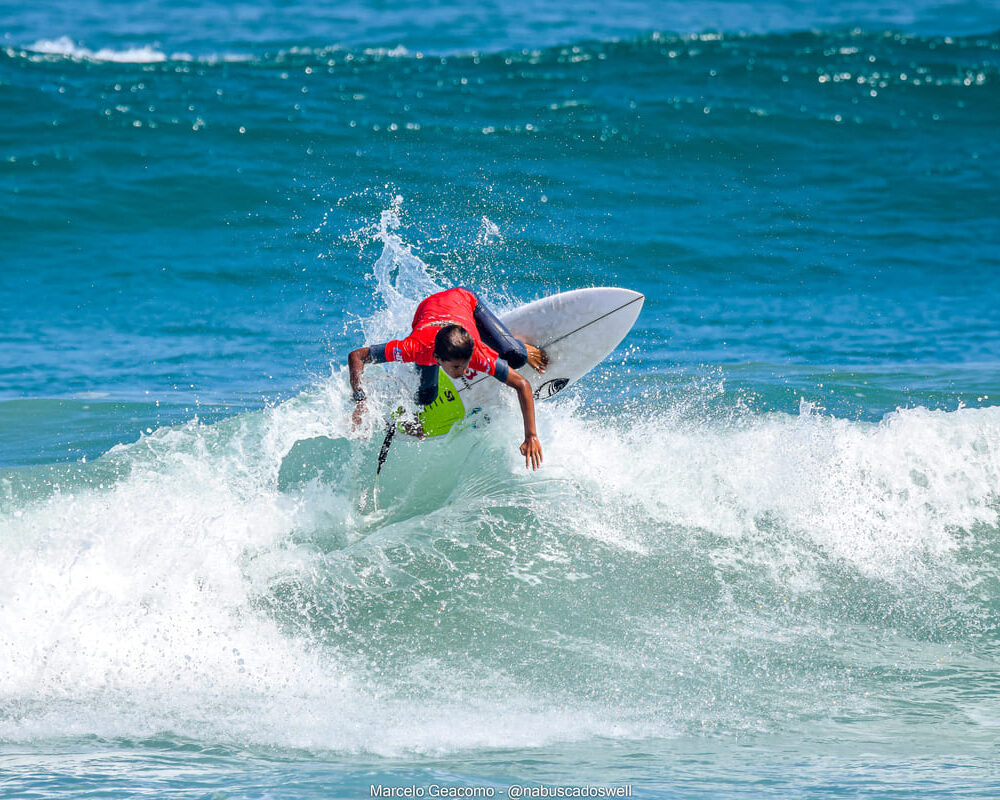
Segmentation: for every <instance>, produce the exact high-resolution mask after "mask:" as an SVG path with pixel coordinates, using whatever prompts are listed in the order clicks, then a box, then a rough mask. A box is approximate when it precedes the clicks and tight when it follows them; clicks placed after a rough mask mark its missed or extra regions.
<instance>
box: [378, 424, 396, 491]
mask: <svg viewBox="0 0 1000 800" xmlns="http://www.w3.org/2000/svg"><path fill="white" fill-rule="evenodd" d="M395 435H396V424H395V422H394V421H393V420H389V422H388V423H387V424H386V429H385V439H383V440H382V449H381V450H379V452H378V469H376V470H375V477H376V478H377V477H378V476H379V473H380V472H381V471H382V465H383V464H385V460H386V459H387V458H388V457H389V448H390V447H392V437H393V436H395Z"/></svg>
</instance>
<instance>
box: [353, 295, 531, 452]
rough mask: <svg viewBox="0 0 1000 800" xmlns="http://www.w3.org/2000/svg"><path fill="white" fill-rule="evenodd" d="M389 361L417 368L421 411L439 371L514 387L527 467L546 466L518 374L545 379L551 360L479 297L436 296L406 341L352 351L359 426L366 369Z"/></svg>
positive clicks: (418, 315) (428, 301) (427, 302)
mask: <svg viewBox="0 0 1000 800" xmlns="http://www.w3.org/2000/svg"><path fill="white" fill-rule="evenodd" d="M386 361H404V362H408V363H415V364H416V365H417V369H418V371H419V372H420V388H419V389H418V390H417V402H418V403H419V404H420V405H429V404H430V403H433V402H434V400H435V398H436V397H437V393H438V367H439V366H440V367H441V369H443V370H444V371H445V372H446V373H448V376H449V377H451V378H454V379H456V380H457V379H458V378H461V377H462V376H464V375H467V373H470V372H485V373H487V374H489V375H492V376H493V377H494V378H496V379H497V380H498V381H500V382H501V383H503V384H505V385H507V386H510V387H511V388H512V389H514V391H516V392H517V397H518V400H519V401H520V403H521V416H522V417H523V419H524V442H523V443H522V444H521V448H520V449H521V455H523V456H524V466H525V467H528V466H530V467H531V468H532V469H538V467H539V466H540V465H541V463H542V444H541V442H540V441H538V433H537V431H536V430H535V403H534V399H533V398H532V396H531V385H530V384H529V383H528V381H526V380H525V379H524V378H522V377H521V376H520V375H518V374H517V373H516V372H515V371H514V370H516V369H519V368H521V367H523V366H524V365H525V364H530V365H531V366H532V367H534V368H535V369H536V370H538V372H540V373H544V372H545V364H546V363H547V362H548V359H547V358H546V356H545V353H543V352H542V351H541V350H539V349H538V348H537V347H534V346H532V345H530V344H526V343H525V342H522V341H521V340H520V339H517V338H515V337H514V335H513V334H512V333H511V332H510V331H509V330H507V328H506V326H505V325H504V324H503V323H502V322H501V321H500V320H499V319H497V317H496V315H495V314H494V313H493V312H492V311H491V310H490V309H489V308H488V307H487V305H486V304H485V303H484V302H483V301H482V300H480V299H479V297H478V296H477V295H476V293H475V292H473V291H470V290H469V289H465V288H461V287H459V288H457V289H448V290H447V291H444V292H437V293H436V294H432V295H431V296H430V297H428V298H426V299H425V300H424V301H423V302H422V303H421V304H420V305H419V306H417V311H416V313H415V314H414V315H413V330H412V332H411V333H410V335H409V336H407V337H406V338H405V339H392V340H390V341H388V342H386V343H385V344H376V345H371V346H370V347H359V348H358V349H357V350H353V351H351V354H350V355H349V356H348V358H347V363H348V366H349V367H350V371H351V388H352V389H353V390H354V401H355V402H356V403H357V406H356V408H355V410H354V415H353V419H354V424H355V425H358V424H360V422H361V415H362V413H363V412H364V401H365V392H364V390H363V389H362V388H361V376H362V373H363V371H364V365H365V364H370V363H372V362H375V363H383V362H386Z"/></svg>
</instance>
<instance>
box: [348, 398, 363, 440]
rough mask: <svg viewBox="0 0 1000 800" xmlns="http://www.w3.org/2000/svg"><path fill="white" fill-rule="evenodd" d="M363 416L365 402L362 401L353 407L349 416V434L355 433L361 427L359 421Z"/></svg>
mask: <svg viewBox="0 0 1000 800" xmlns="http://www.w3.org/2000/svg"><path fill="white" fill-rule="evenodd" d="M364 415H365V401H364V400H362V401H360V402H359V403H357V404H355V406H354V413H353V414H351V433H357V430H358V428H360V427H361V420H362V418H363V417H364Z"/></svg>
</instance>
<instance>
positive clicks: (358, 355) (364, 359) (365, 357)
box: [347, 347, 372, 428]
mask: <svg viewBox="0 0 1000 800" xmlns="http://www.w3.org/2000/svg"><path fill="white" fill-rule="evenodd" d="M371 360H372V355H371V349H370V348H368V347H359V348H358V349H357V350H352V351H351V354H350V355H349V356H348V357H347V366H348V368H349V369H350V371H351V388H352V389H353V390H354V400H355V402H356V403H357V405H356V406H355V407H354V413H353V414H352V415H351V420H352V421H353V422H354V427H355V428H356V427H358V426H359V425H360V424H361V417H362V415H363V414H364V413H365V390H364V389H362V388H361V376H362V375H363V374H364V371H365V364H369V363H371Z"/></svg>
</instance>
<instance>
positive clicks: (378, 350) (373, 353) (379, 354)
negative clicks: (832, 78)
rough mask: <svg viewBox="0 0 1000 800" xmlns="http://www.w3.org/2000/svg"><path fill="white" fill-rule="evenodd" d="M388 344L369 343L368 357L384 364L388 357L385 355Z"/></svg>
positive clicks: (376, 362) (374, 361)
mask: <svg viewBox="0 0 1000 800" xmlns="http://www.w3.org/2000/svg"><path fill="white" fill-rule="evenodd" d="M386 344H388V342H386V343H385V344H371V345H368V358H370V359H371V361H372V362H373V363H375V364H384V363H385V362H386V361H388V359H387V358H386V357H385V345H386Z"/></svg>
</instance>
